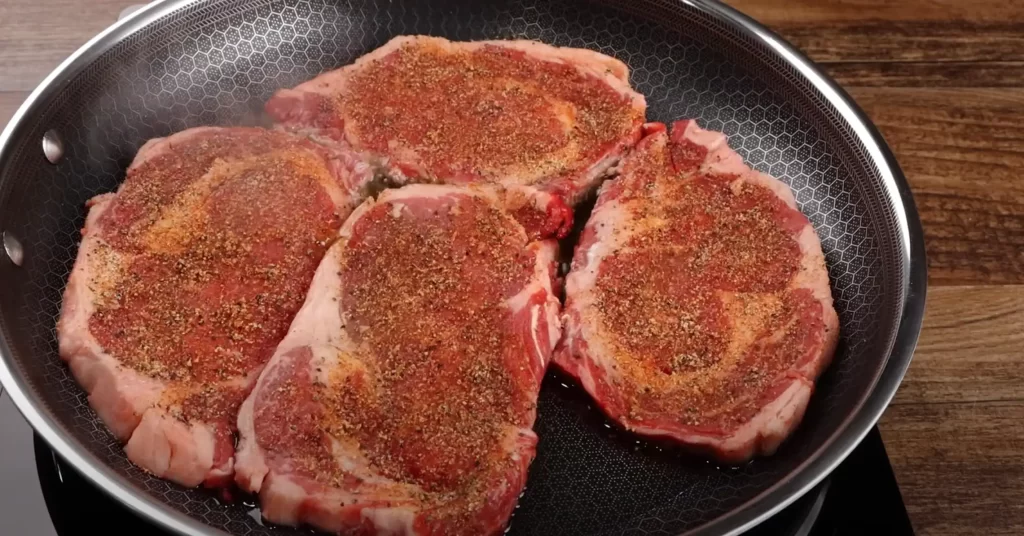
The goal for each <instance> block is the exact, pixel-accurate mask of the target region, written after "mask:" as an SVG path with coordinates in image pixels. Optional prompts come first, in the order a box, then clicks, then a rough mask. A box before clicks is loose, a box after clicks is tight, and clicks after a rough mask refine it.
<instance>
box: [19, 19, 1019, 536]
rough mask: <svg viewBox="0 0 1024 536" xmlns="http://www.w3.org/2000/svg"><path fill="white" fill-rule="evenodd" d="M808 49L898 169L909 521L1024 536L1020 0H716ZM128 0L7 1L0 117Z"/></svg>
mask: <svg viewBox="0 0 1024 536" xmlns="http://www.w3.org/2000/svg"><path fill="white" fill-rule="evenodd" d="M727 2H728V3H730V4H731V5H733V6H734V7H736V8H738V9H739V10H741V11H743V12H745V13H746V14H748V15H750V16H752V17H754V18H755V19H757V20H759V21H761V22H762V23H764V24H766V25H767V26H769V27H770V28H772V29H773V30H775V31H777V32H779V33H780V34H781V35H782V36H783V37H784V38H786V39H787V40H789V41H790V42H792V43H793V44H795V45H796V46H797V47H799V48H800V49H802V50H803V51H804V52H806V53H807V54H808V55H809V56H810V57H811V58H812V59H814V60H815V61H816V62H818V63H819V64H820V65H821V66H822V67H824V69H825V70H826V71H827V72H829V73H830V74H831V75H832V76H833V77H835V78H836V80H838V81H839V82H840V83H841V84H843V86H844V87H845V88H846V89H847V90H848V91H849V92H850V93H851V95H853V97H854V99H855V100H856V101H857V102H858V103H859V104H860V105H861V106H862V107H863V108H864V110H865V111H866V112H867V113H868V115H869V116H870V117H871V118H872V119H873V120H874V121H875V123H876V124H877V125H878V126H879V128H880V129H881V131H882V133H883V135H884V136H885V138H886V140H887V141H888V142H889V144H890V145H891V146H892V148H893V150H894V152H895V153H896V156H897V158H898V159H899V162H900V164H901V166H902V167H903V170H904V172H905V173H906V175H907V177H908V179H909V180H910V182H911V186H912V188H913V191H914V195H915V200H916V202H917V205H918V208H919V210H920V212H921V218H922V221H923V223H924V228H925V235H926V245H927V250H928V257H929V276H930V282H929V284H930V290H929V294H928V306H927V316H926V319H925V324H924V330H923V332H922V335H921V340H920V344H919V346H918V350H917V353H916V355H915V358H914V361H913V364H912V365H911V368H910V372H909V373H908V376H907V378H906V380H905V382H904V384H903V386H902V388H901V389H900V391H899V393H898V394H897V396H896V398H895V400H894V401H893V403H892V405H891V407H890V408H889V410H888V411H887V412H886V414H885V416H884V417H883V418H882V421H881V424H880V426H881V429H882V435H883V438H884V440H885V444H886V447H887V449H888V451H889V454H890V457H891V459H892V463H893V466H894V469H895V471H896V477H897V480H898V481H899V483H900V486H901V490H902V492H903V496H904V498H905V500H906V503H907V509H908V511H909V512H910V516H911V520H912V522H913V524H914V526H915V529H916V531H917V532H918V533H919V534H923V535H939V534H942V535H945V534H986V535H997V534H1024V177H1022V174H1024V1H1021V0H1009V1H1007V0H973V1H967V0H903V1H890V0H727ZM132 3H134V2H132V1H130V0H129V1H126V0H94V1H90V2H88V3H84V2H78V1H74V0H5V2H4V3H3V4H2V5H0V124H5V123H6V122H7V120H8V119H9V118H10V116H11V115H12V114H13V113H14V110H15V109H16V108H17V106H18V105H19V104H20V103H21V102H22V101H23V100H24V98H25V96H26V95H27V94H28V92H29V91H30V90H31V89H32V88H34V87H35V86H36V84H38V83H39V81H41V80H42V79H43V77H44V76H46V74H47V73H49V72H50V70H52V69H53V68H54V67H55V66H56V65H57V64H58V63H60V61H62V60H63V59H64V58H65V57H67V55H68V54H70V53H71V52H72V51H74V49H75V48H77V47H78V46H80V45H81V44H82V43H84V42H85V41H87V40H88V39H89V38H90V37H92V36H93V35H95V34H96V33H98V32H99V31H101V30H102V29H103V28H105V27H106V26H107V25H108V24H110V23H111V22H112V21H114V20H115V19H116V17H117V14H118V12H120V11H121V9H123V8H125V7H127V6H128V5H130V4H132Z"/></svg>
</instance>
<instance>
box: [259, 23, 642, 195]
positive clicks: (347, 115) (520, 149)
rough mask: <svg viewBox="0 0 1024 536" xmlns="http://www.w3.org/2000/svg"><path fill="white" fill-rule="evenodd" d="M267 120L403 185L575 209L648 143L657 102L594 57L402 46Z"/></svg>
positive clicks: (384, 50) (455, 45) (566, 51)
mask: <svg viewBox="0 0 1024 536" xmlns="http://www.w3.org/2000/svg"><path fill="white" fill-rule="evenodd" d="M266 110H267V112H268V113H269V115H271V116H272V117H273V118H275V119H276V120H277V121H278V122H280V123H282V124H284V125H286V126H288V127H290V128H299V129H309V128H310V127H312V128H315V129H321V131H322V133H325V134H327V135H328V136H333V137H335V138H340V139H343V140H344V141H346V142H347V143H348V144H350V145H351V146H352V147H353V148H355V149H357V150H360V151H365V152H366V153H368V154H369V155H370V156H371V158H372V159H373V160H374V161H375V162H377V163H378V164H379V165H381V166H383V169H384V170H385V172H386V173H387V174H389V175H390V176H391V177H392V178H393V179H395V180H397V181H399V182H404V181H406V180H415V181H427V182H444V183H449V184H465V183H471V182H487V183H501V184H504V185H507V186H535V187H538V188H540V189H543V190H545V191H548V192H551V193H555V194H558V195H560V196H562V197H563V198H565V199H566V200H567V201H568V202H569V203H570V204H574V203H575V201H576V200H577V199H578V198H579V197H580V196H581V195H582V194H583V193H585V192H586V191H587V190H588V189H590V188H591V187H592V186H594V185H596V184H597V182H598V181H599V180H600V179H601V178H602V177H604V176H605V175H606V174H607V172H608V170H609V168H610V167H611V166H612V165H614V164H615V162H617V161H618V159H619V157H620V155H621V154H622V152H623V151H624V150H625V149H627V148H628V147H630V146H631V145H632V144H633V143H635V142H636V140H637V139H638V137H639V134H640V128H641V126H642V123H643V121H644V114H645V111H646V102H645V100H644V97H643V95H641V94H639V93H637V92H635V91H633V89H632V88H631V87H630V85H629V81H628V69H627V67H626V65H625V64H624V63H622V62H621V61H619V60H617V59H614V58H611V57H609V56H605V55H603V54H600V53H597V52H593V51H590V50H583V49H575V48H561V47H553V46H550V45H545V44H542V43H538V42H535V41H524V40H508V41H470V42H452V41H448V40H445V39H441V38H436V37H425V36H400V37H396V38H393V39H392V40H391V41H389V42H388V43H386V44H385V45H384V46H382V47H380V48H378V49H377V50H375V51H373V52H371V53H369V54H367V55H365V56H363V57H361V58H359V59H358V60H357V61H356V62H355V63H353V64H351V65H348V66H346V67H342V68H340V69H338V70H335V71H331V72H327V73H325V74H322V75H320V76H318V77H316V78H314V79H312V80H310V81H308V82H305V83H303V84H301V85H299V86H297V87H295V88H294V89H284V90H281V91H279V92H278V93H276V94H275V95H274V96H273V97H272V98H271V99H270V100H269V101H268V102H267V104H266Z"/></svg>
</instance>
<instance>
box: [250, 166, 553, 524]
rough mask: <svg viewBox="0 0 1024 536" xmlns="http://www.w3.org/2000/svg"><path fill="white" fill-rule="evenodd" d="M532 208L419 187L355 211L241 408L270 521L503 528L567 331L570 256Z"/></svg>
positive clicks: (390, 193)
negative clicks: (562, 280)
mask: <svg viewBox="0 0 1024 536" xmlns="http://www.w3.org/2000/svg"><path fill="white" fill-rule="evenodd" d="M529 196H530V197H527V196H525V195H522V194H521V193H520V192H517V191H495V190H490V189H486V190H485V189H481V188H478V187H465V186H462V187H453V186H441V185H410V186H406V187H404V188H401V189H397V190H386V191H384V192H383V193H382V194H381V195H380V197H379V198H378V199H377V200H376V201H374V200H368V201H366V202H365V203H364V204H363V205H362V206H361V207H360V208H358V209H357V210H356V212H355V213H353V215H352V216H351V217H350V218H349V220H348V221H347V222H346V223H345V225H344V227H343V228H342V232H341V239H340V240H339V241H338V242H337V243H336V244H335V245H334V246H333V247H332V248H331V249H330V250H329V251H328V252H327V255H326V256H325V258H324V261H323V263H322V264H321V265H320V267H319V269H318V270H317V273H316V276H315V278H314V280H313V284H312V286H311V288H310V290H309V294H308V296H307V298H306V303H305V305H303V307H302V310H301V311H300V312H299V313H298V315H297V316H296V318H295V321H294V323H293V324H292V327H291V330H290V331H289V333H288V336H287V337H286V338H285V339H284V341H282V342H281V345H280V346H279V347H278V349H277V351H276V352H275V354H274V357H273V358H271V360H270V363H269V364H268V365H267V367H266V369H265V370H264V371H263V373H262V374H261V375H260V378H259V381H258V383H257V385H256V388H255V389H254V390H253V392H252V394H251V395H250V396H249V397H248V398H247V399H246V401H245V403H244V404H243V405H242V408H241V411H240V412H239V417H238V426H239V432H240V437H241V440H240V443H239V452H238V464H237V473H236V480H237V482H238V484H239V485H240V486H241V487H242V488H243V489H246V490H250V491H253V492H257V493H259V500H260V504H261V507H262V511H263V516H264V517H265V518H266V519H267V520H269V521H272V522H275V523H279V524H287V525H299V524H308V525H312V526H315V527H319V528H321V529H324V530H328V531H333V532H340V533H345V534H437V535H441V534H453V535H454V534H472V535H477V534H498V533H500V532H501V530H502V528H503V527H504V524H505V522H506V520H507V519H508V518H509V516H510V515H511V513H512V510H513V508H514V507H515V504H516V501H517V499H518V496H519V494H520V492H521V490H522V488H523V486H524V484H525V482H526V476H527V470H528V467H529V465H530V463H531V462H532V460H533V458H534V453H535V445H536V443H537V436H536V435H535V434H534V432H533V431H532V429H531V428H532V426H533V422H534V417H535V413H536V404H535V402H536V399H537V394H538V390H539V389H540V383H541V378H542V377H543V375H544V370H545V367H546V365H547V363H548V361H549V358H550V354H551V351H552V348H553V347H554V345H555V343H557V341H558V338H559V336H560V334H561V327H560V324H559V319H558V312H559V305H560V304H559V302H558V299H557V298H556V296H555V290H554V288H553V277H554V275H555V265H556V261H555V256H556V250H557V245H556V243H555V241H554V240H531V239H530V236H531V235H532V236H536V235H538V234H544V233H542V232H541V231H540V230H538V229H536V228H534V229H530V228H529V227H532V226H533V223H532V222H534V221H543V220H544V218H543V217H541V218H529V219H527V220H525V221H524V222H523V223H522V224H521V223H520V222H519V221H517V220H516V219H514V218H513V217H512V216H510V214H521V213H523V210H524V209H525V208H528V207H535V209H538V210H540V211H546V210H547V204H548V196H546V194H538V193H537V192H530V194H529ZM524 224H525V225H526V226H527V228H524V226H523V225H524ZM549 231H551V230H550V229H549ZM554 231H555V232H557V230H554ZM548 234H550V232H549V233H548Z"/></svg>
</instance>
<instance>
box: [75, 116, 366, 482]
mask: <svg viewBox="0 0 1024 536" xmlns="http://www.w3.org/2000/svg"><path fill="white" fill-rule="evenodd" d="M370 176H371V175H370V174H369V172H368V171H367V170H366V166H365V164H358V163H355V162H354V161H352V160H348V159H347V157H346V155H344V154H342V153H339V152H332V151H331V150H329V149H327V148H325V147H322V146H320V145H318V144H315V143H312V142H310V141H308V140H304V139H302V138H298V137H295V136H292V135H290V134H286V133H282V132H274V131H268V130H262V129H255V128H213V127H204V128H196V129H191V130H186V131H183V132H179V133H177V134H174V135H172V136H170V137H167V138H160V139H155V140H151V141H149V142H147V143H146V144H145V145H144V146H143V147H142V148H141V149H140V150H139V152H138V154H137V155H136V158H135V161H134V162H133V163H132V164H131V166H130V167H129V169H128V172H127V177H126V179H125V181H124V183H123V184H122V185H121V187H120V188H119V189H118V191H117V192H116V193H109V194H103V195H100V196H97V197H95V198H93V199H92V200H90V201H89V203H88V205H89V207H90V208H89V212H88V215H87V218H86V222H85V227H84V229H83V230H82V243H81V246H80V248H79V252H78V256H77V259H76V261H75V265H74V267H73V269H72V272H71V276H70V278H69V281H68V284H67V287H66V288H65V291H64V298H63V306H62V311H61V315H60V319H59V321H58V325H57V332H58V339H59V345H60V355H61V357H62V358H63V359H64V360H65V361H66V362H67V363H68V365H69V367H70V369H71V372H72V374H73V375H74V377H75V378H76V380H77V381H78V382H79V383H80V384H81V385H82V386H83V387H84V389H85V390H86V391H87V392H88V393H89V402H90V404H91V405H92V407H93V408H94V409H95V411H96V412H97V413H98V414H99V416H100V418H101V419H102V420H103V422H104V423H105V424H106V425H107V427H108V428H109V429H110V430H111V432H113V434H114V435H115V436H117V438H118V439H120V440H122V441H124V442H126V445H125V450H126V452H127V455H128V458H129V459H130V460H131V461H132V462H134V463H135V464H137V465H138V466H140V467H141V468H143V469H145V470H146V471H149V472H151V473H153V474H155V475H157V476H160V477H163V478H167V479H169V480H172V481H175V482H177V483H180V484H182V485H185V486H195V485H198V484H200V483H205V484H207V485H210V486H217V485H220V484H229V483H230V482H231V475H232V466H233V454H234V436H233V433H234V430H235V416H236V415H237V408H238V406H239V405H240V404H241V402H242V400H243V399H244V398H245V396H246V395H247V394H248V392H249V390H250V389H251V386H252V385H253V384H254V382H255V380H256V377H257V375H258V373H259V371H260V369H261V368H262V366H263V364H264V363H265V362H266V360H267V359H268V358H269V357H270V356H271V354H272V353H273V351H274V348H275V347H276V346H277V344H278V343H279V342H280V341H281V339H282V338H283V337H284V335H285V333H286V332H287V329H288V325H289V324H290V322H291V320H292V318H293V316H294V314H295V313H296V312H297V311H298V310H299V307H300V306H301V305H302V301H303V299H304V297H305V294H306V289H307V288H308V285H309V282H310V281H311V280H312V277H313V273H314V271H315V270H316V267H317V265H318V263H319V261H320V259H321V257H322V256H323V254H324V252H325V251H326V249H327V247H328V246H329V245H330V242H331V240H332V239H333V237H335V236H336V235H337V231H338V229H339V228H340V227H341V223H342V221H343V219H344V217H345V216H347V215H348V214H349V213H350V212H351V211H352V210H353V209H354V208H355V205H356V203H355V202H354V201H355V199H354V196H353V195H351V193H352V192H354V191H356V190H359V189H360V188H361V186H362V184H363V183H364V182H365V181H366V180H368V179H369V177H370Z"/></svg>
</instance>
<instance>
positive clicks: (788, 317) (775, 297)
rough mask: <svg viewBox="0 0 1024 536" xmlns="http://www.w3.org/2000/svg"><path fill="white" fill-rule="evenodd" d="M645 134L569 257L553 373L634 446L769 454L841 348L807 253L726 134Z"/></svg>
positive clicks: (683, 127) (777, 190) (819, 270)
mask: <svg viewBox="0 0 1024 536" xmlns="http://www.w3.org/2000/svg"><path fill="white" fill-rule="evenodd" d="M648 129H649V131H650V134H649V135H647V136H646V137H645V138H644V139H643V140H641V142H640V143H639V144H638V145H637V147H636V149H635V150H634V152H633V153H631V154H630V155H629V156H627V157H626V158H625V159H624V161H623V164H622V171H621V176H620V177H618V178H617V179H615V180H613V181H610V182H607V183H605V184H604V185H603V186H602V188H601V192H600V193H599V195H598V200H597V205H596V206H595V208H594V211H593V214H592V215H591V217H590V220H589V221H588V222H587V224H586V227H585V228H584V231H583V234H582V237H581V240H580V243H579V244H578V246H577V248H576V252H575V256H574V258H573V264H572V269H571V272H570V274H569V275H568V277H567V279H566V306H565V312H564V316H563V320H564V323H565V324H564V325H565V332H564V338H563V340H562V341H561V343H560V345H559V348H558V350H557V351H556V356H555V363H556V364H557V365H558V366H559V367H560V368H562V369H564V370H565V371H567V372H568V373H569V374H571V375H572V376H574V377H575V378H576V379H577V380H578V381H579V382H580V384H581V385H582V386H583V387H584V388H585V389H586V390H587V391H588V392H589V393H590V394H591V396H593V397H594V399H595V400H596V401H597V402H598V404H599V405H600V406H601V407H602V408H603V409H604V411H605V412H606V413H607V414H608V415H609V416H611V417H612V418H613V419H615V420H616V421H617V422H619V423H620V424H621V425H622V426H624V427H625V428H627V429H629V430H632V431H634V432H636V433H638V434H641V435H646V436H652V437H662V438H669V439H671V440H675V441H677V442H679V443H681V444H683V445H686V446H689V447H690V448H693V449H695V450H700V451H702V452H705V453H708V454H711V455H713V456H714V457H716V458H718V459H720V460H722V461H726V462H741V461H743V460H746V459H749V458H751V457H752V456H755V455H758V454H761V455H767V454H771V453H774V451H775V450H776V448H777V447H778V445H779V444H780V443H781V442H782V441H783V440H784V439H785V437H786V436H787V435H788V434H789V433H790V432H791V431H792V430H793V429H794V428H795V427H796V426H797V425H798V423H799V421H800V420H801V419H802V418H803V413H804V410H805V408H806V406H807V402H808V399H809V398H810V396H811V392H812V391H813V388H814V382H815V381H816V379H817V377H818V375H819V374H820V373H821V371H822V370H823V369H824V368H825V367H826V366H827V365H828V363H829V362H830V360H831V358H832V354H833V352H834V349H835V345H836V340H837V337H838V334H839V331H838V319H837V317H836V313H835V311H834V309H833V307H832V297H831V291H830V289H829V279H828V273H827V272H826V269H825V262H824V257H823V255H822V252H821V246H820V244H819V240H818V237H817V235H816V234H815V233H814V230H813V229H812V227H811V224H810V222H809V221H808V220H807V218H806V217H804V216H803V214H801V213H800V212H799V211H798V210H797V207H796V203H795V201H794V198H793V194H792V192H791V191H790V190H789V188H788V187H787V186H786V185H785V184H783V183H782V182H780V181H778V180H777V179H775V178H772V177H770V176H768V175H765V174H763V173H759V172H757V171H753V170H751V169H750V168H749V167H747V166H746V165H745V164H744V163H743V161H742V159H741V158H740V156H739V155H738V154H736V152H734V151H733V150H732V149H730V148H729V146H728V145H727V141H726V138H725V136H724V135H723V134H721V133H718V132H709V131H706V130H702V129H701V128H700V127H698V126H697V124H696V123H695V122H694V121H678V122H676V123H675V124H674V125H673V126H672V133H671V136H669V134H668V133H667V132H666V131H665V127H664V125H660V124H652V125H649V126H648Z"/></svg>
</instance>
